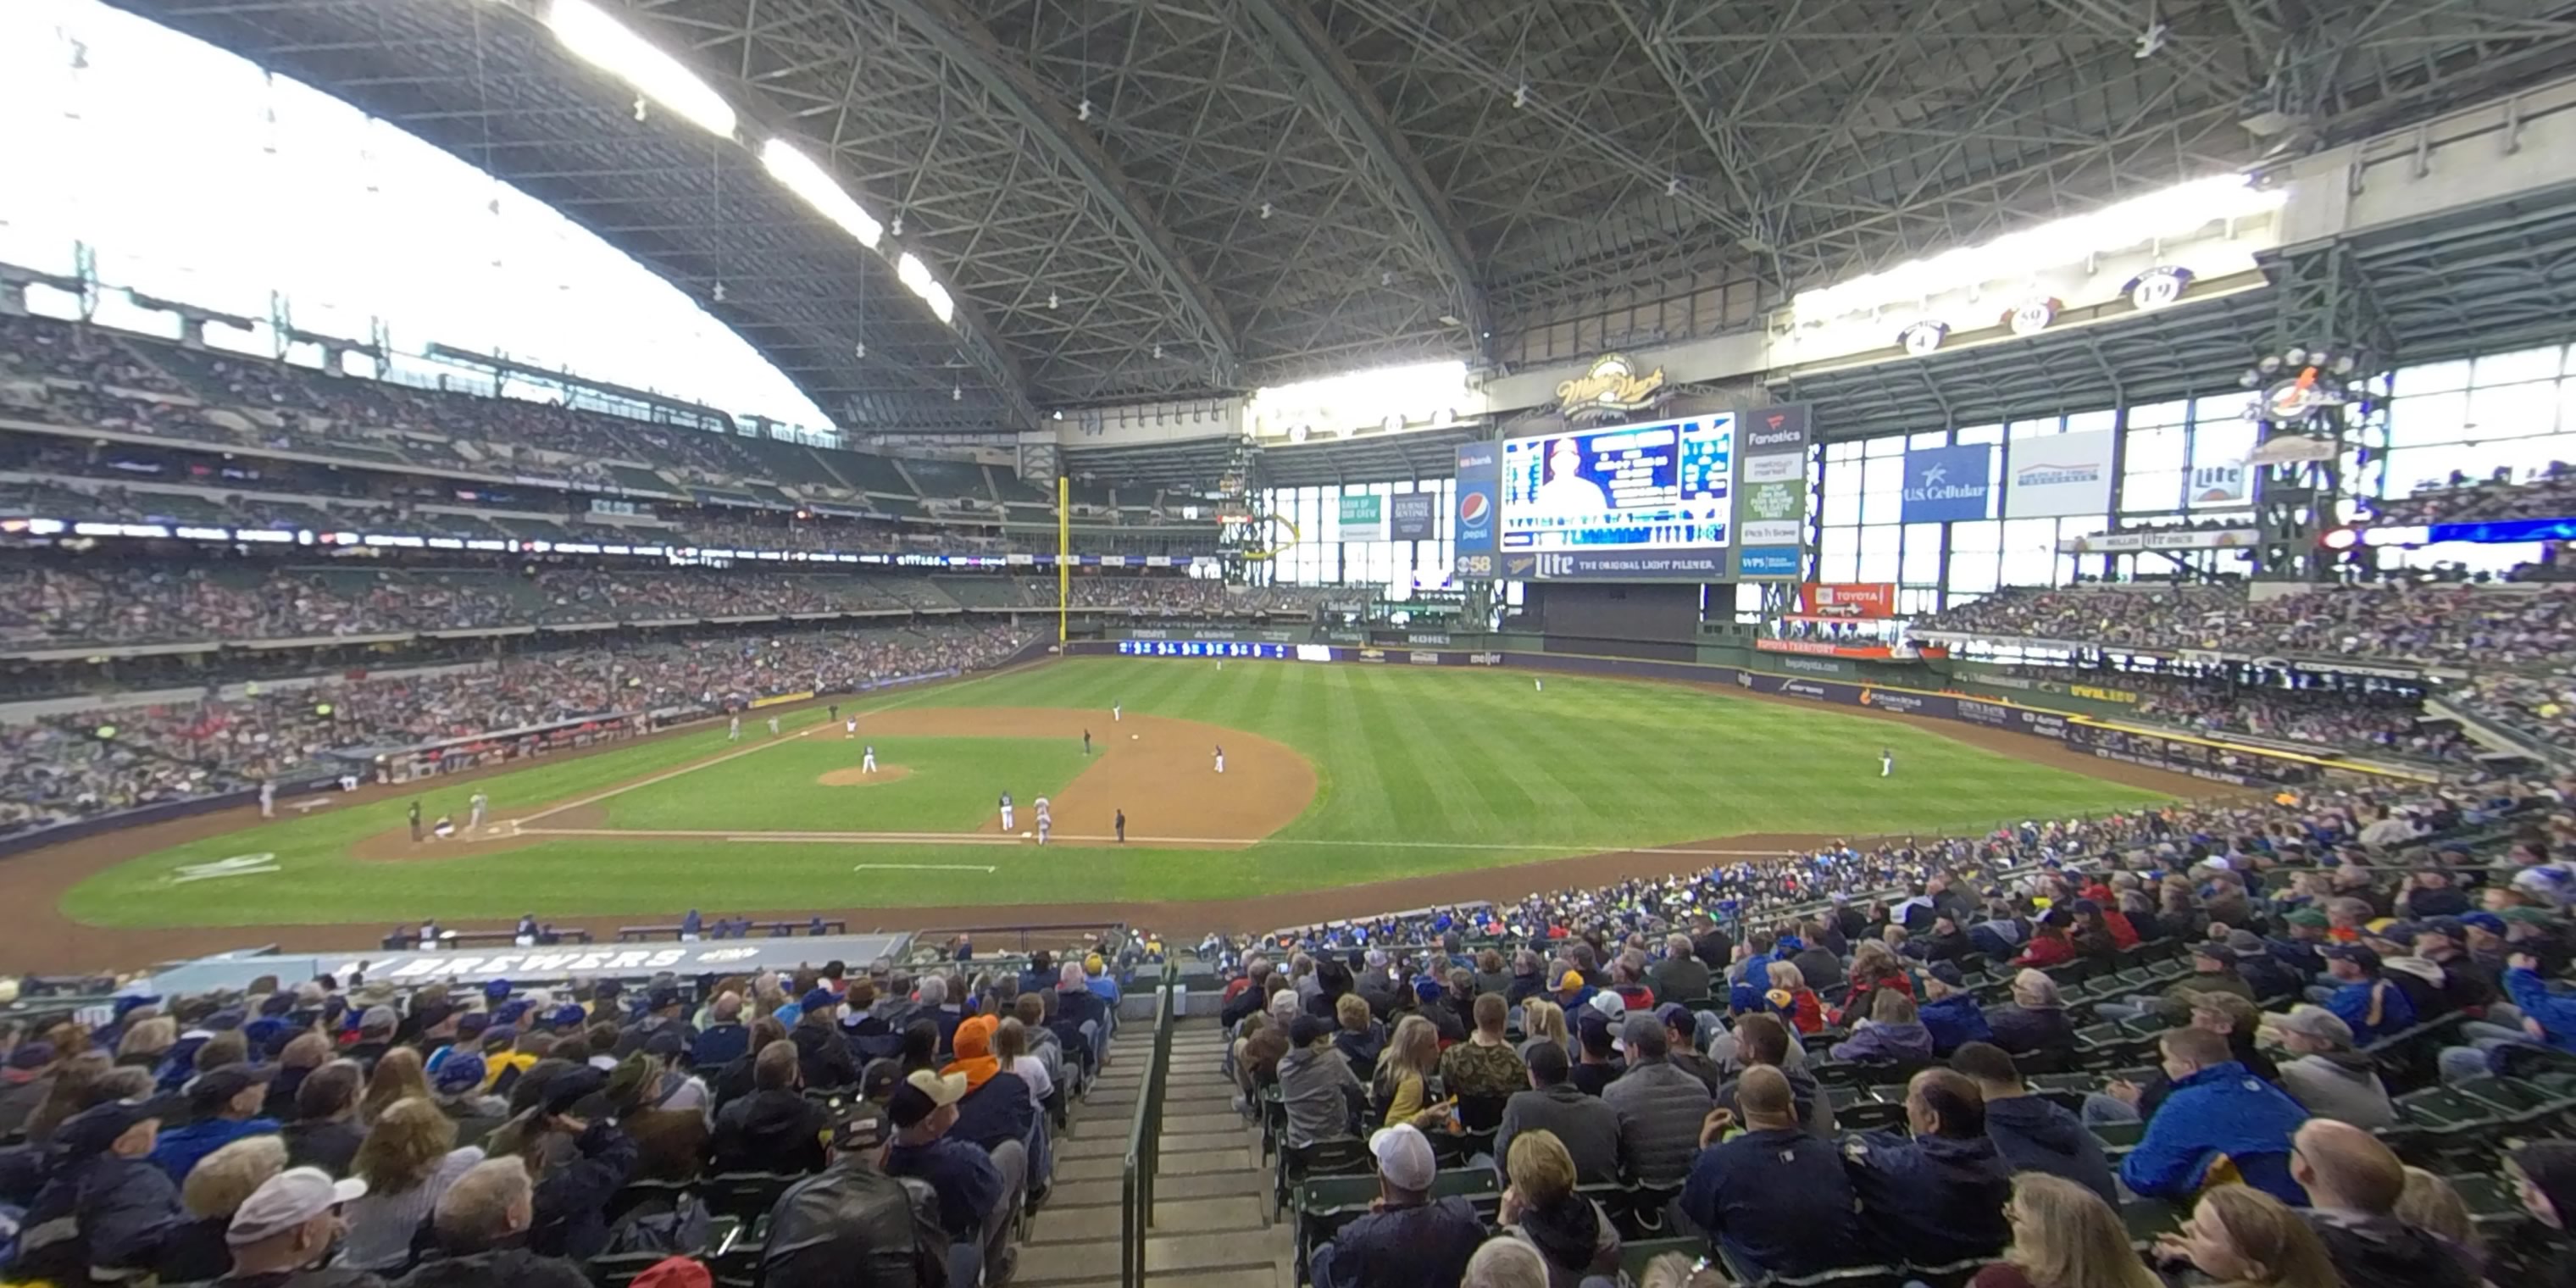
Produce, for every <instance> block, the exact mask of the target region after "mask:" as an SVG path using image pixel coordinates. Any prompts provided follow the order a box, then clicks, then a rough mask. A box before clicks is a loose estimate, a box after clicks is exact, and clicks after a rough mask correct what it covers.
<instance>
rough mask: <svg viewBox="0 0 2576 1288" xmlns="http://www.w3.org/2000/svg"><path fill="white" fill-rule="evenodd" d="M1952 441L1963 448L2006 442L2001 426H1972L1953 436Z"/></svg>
mask: <svg viewBox="0 0 2576 1288" xmlns="http://www.w3.org/2000/svg"><path fill="white" fill-rule="evenodd" d="M1950 441H1952V442H1954V443H1957V444H1958V445H1960V446H1961V447H1973V446H1975V445H1976V444H1978V443H2000V442H2002V441H2004V427H2003V426H2001V425H1970V426H1968V427H1967V428H1965V429H1962V430H1960V431H1959V432H1958V433H1956V434H1954V435H1952V436H1951V439H1950Z"/></svg>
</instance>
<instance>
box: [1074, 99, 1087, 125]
mask: <svg viewBox="0 0 2576 1288" xmlns="http://www.w3.org/2000/svg"><path fill="white" fill-rule="evenodd" d="M1073 119H1075V120H1077V121H1089V120H1090V119H1091V100H1090V99H1087V98H1086V99H1084V100H1082V103H1081V105H1080V106H1078V107H1076V108H1074V109H1073Z"/></svg>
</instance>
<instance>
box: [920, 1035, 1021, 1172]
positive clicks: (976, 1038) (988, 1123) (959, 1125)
mask: <svg viewBox="0 0 2576 1288" xmlns="http://www.w3.org/2000/svg"><path fill="white" fill-rule="evenodd" d="M1000 1027H1001V1021H1000V1020H997V1019H995V1018H994V1017H992V1016H990V1015H978V1016H976V1017H975V1018H973V1019H970V1020H967V1021H965V1022H964V1023H962V1024H959V1025H958V1026H957V1034H956V1047H957V1058H956V1059H955V1060H953V1061H951V1062H950V1063H949V1065H948V1067H947V1068H945V1069H943V1070H941V1072H942V1073H944V1074H963V1075H964V1076H965V1078H966V1094H965V1096H964V1097H963V1098H962V1099H960V1100H959V1101H958V1102H957V1121H956V1123H955V1124H954V1125H952V1126H951V1127H950V1128H949V1135H951V1136H954V1137H955V1138H957V1139H959V1140H962V1141H968V1142H971V1143H973V1144H975V1145H980V1146H982V1147H983V1148H984V1150H985V1151H986V1152H987V1153H990V1152H992V1151H993V1150H995V1149H997V1148H999V1147H1000V1146H1001V1145H1002V1143H1003V1142H1005V1141H1017V1142H1019V1143H1020V1145H1021V1147H1022V1148H1023V1149H1025V1148H1027V1147H1028V1144H1029V1139H1030V1135H1031V1133H1032V1132H1034V1131H1035V1130H1036V1129H1037V1103H1036V1101H1035V1100H1033V1099H1031V1097H1030V1095H1029V1084H1028V1083H1026V1082H1023V1081H1021V1080H1020V1075H1018V1074H1016V1073H1013V1072H1011V1071H1010V1070H1008V1069H1005V1068H1003V1067H1002V1062H1001V1060H1000V1059H999V1058H997V1057H996V1056H995V1055H994V1054H993V1034H994V1032H995V1030H997V1029H999V1028H1000Z"/></svg>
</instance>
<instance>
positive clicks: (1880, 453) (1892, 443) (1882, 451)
mask: <svg viewBox="0 0 2576 1288" xmlns="http://www.w3.org/2000/svg"><path fill="white" fill-rule="evenodd" d="M1866 446H1867V447H1868V449H1869V450H1868V451H1867V452H1865V453H1864V455H1866V456H1868V457H1869V458H1870V459H1871V460H1877V459H1879V458H1881V457H1899V456H1903V455H1905V438H1904V436H1903V435H1901V434H1890V435H1888V436H1887V437H1885V438H1873V439H1870V440H1869V442H1868V443H1867V444H1866Z"/></svg>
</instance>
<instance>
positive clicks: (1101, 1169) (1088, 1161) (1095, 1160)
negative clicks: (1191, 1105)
mask: <svg viewBox="0 0 2576 1288" xmlns="http://www.w3.org/2000/svg"><path fill="white" fill-rule="evenodd" d="M1252 1153H1253V1151H1251V1150H1250V1149H1246V1148H1244V1147H1243V1146H1240V1145H1237V1146H1234V1147H1233V1148H1229V1149H1207V1150H1196V1151H1192V1152H1188V1153H1172V1152H1170V1151H1165V1152H1164V1153H1163V1155H1162V1157H1161V1160H1160V1161H1161V1166H1160V1167H1159V1168H1157V1169H1156V1175H1158V1176H1162V1177H1165V1178H1169V1177H1174V1176H1207V1175H1211V1174H1218V1175H1221V1174H1224V1173H1227V1172H1242V1173H1245V1174H1247V1175H1253V1174H1256V1173H1255V1169H1254V1167H1253V1165H1252V1161H1253V1160H1252ZM1125 1170H1126V1159H1125V1158H1124V1156H1123V1152H1122V1154H1121V1155H1116V1156H1111V1155H1100V1156H1094V1157H1089V1158H1059V1159H1057V1160H1056V1165H1055V1176H1056V1179H1057V1180H1058V1181H1088V1180H1100V1179H1108V1180H1116V1179H1117V1178H1118V1176H1119V1175H1120V1174H1121V1173H1122V1172H1124V1171H1125Z"/></svg>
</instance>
